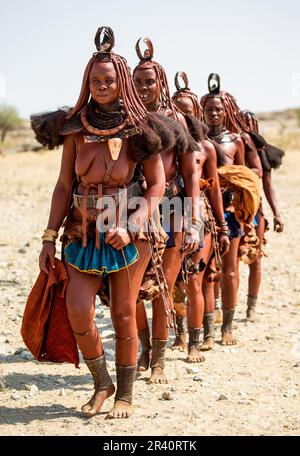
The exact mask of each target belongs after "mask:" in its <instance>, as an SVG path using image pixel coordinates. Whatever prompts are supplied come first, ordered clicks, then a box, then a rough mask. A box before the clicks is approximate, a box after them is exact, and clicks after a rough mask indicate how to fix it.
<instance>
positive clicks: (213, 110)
mask: <svg viewBox="0 0 300 456" xmlns="http://www.w3.org/2000/svg"><path fill="white" fill-rule="evenodd" d="M223 103H224V102H223V101H222V100H221V98H220V96H208V97H207V98H206V99H205V103H204V105H202V107H203V114H204V121H205V123H206V124H207V126H208V127H209V137H210V138H211V139H212V140H213V141H214V142H215V143H217V147H218V153H219V154H220V155H221V158H222V159H223V160H224V161H223V164H225V165H226V164H228V165H232V164H235V165H244V162H245V148H244V143H243V140H242V138H241V137H240V135H238V134H236V133H230V132H226V133H225V134H224V135H223V130H224V124H225V116H226V112H225V109H224V104H223ZM239 244H240V238H239V237H238V238H233V239H231V240H230V247H229V250H228V252H227V253H226V254H225V255H224V256H223V258H222V276H221V287H222V306H223V310H227V309H228V310H229V309H230V310H231V309H232V310H234V308H235V306H236V303H237V291H238V283H239V278H238V248H239ZM205 287H206V291H205V294H206V296H207V295H209V296H213V288H214V285H213V283H208V282H205ZM208 289H209V290H208ZM209 311H211V308H209V309H207V310H206V311H205V313H209ZM226 329H227V328H225V329H224V330H222V344H223V345H232V344H235V343H236V341H235V339H234V337H233V335H232V332H231V331H230V332H229V331H227V330H226Z"/></svg>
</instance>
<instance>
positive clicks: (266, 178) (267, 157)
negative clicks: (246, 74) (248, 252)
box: [243, 111, 284, 321]
mask: <svg viewBox="0 0 300 456" xmlns="http://www.w3.org/2000/svg"><path fill="white" fill-rule="evenodd" d="M243 120H244V122H245V123H246V127H248V131H249V134H250V135H251V136H252V138H253V140H254V141H255V144H256V147H257V150H258V154H259V158H260V162H261V167H262V176H260V177H262V183H263V190H264V194H265V196H266V199H267V201H268V203H269V205H270V208H271V210H272V212H273V216H274V218H273V225H274V231H276V232H277V233H281V232H282V231H283V222H282V218H281V216H280V213H279V209H278V206H277V201H276V194H275V188H274V185H273V183H272V169H278V168H279V167H280V165H281V162H282V157H283V155H284V152H283V151H282V150H281V149H278V148H277V147H275V146H272V145H270V144H268V143H267V142H266V141H265V139H264V138H263V137H262V136H261V135H260V134H259V130H258V122H257V119H256V117H255V115H254V114H253V113H252V112H250V111H244V112H243ZM255 219H256V226H255V230H256V234H257V237H258V240H259V243H258V252H257V254H256V256H255V259H254V261H250V262H249V279H248V297H247V314H246V316H247V318H248V319H249V320H251V321H254V320H255V308H256V303H257V299H258V293H259V288H260V284H261V259H262V256H263V252H262V247H263V244H265V243H266V240H265V238H264V233H265V231H266V229H267V224H268V222H267V220H266V218H265V216H264V212H263V208H262V204H260V207H259V210H258V212H257V214H256V217H255Z"/></svg>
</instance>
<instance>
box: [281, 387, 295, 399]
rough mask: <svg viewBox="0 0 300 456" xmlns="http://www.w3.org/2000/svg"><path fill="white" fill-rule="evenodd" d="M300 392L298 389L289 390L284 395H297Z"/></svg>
mask: <svg viewBox="0 0 300 456" xmlns="http://www.w3.org/2000/svg"><path fill="white" fill-rule="evenodd" d="M297 395H298V393H297V391H296V390H292V389H290V390H287V391H286V393H284V395H283V396H284V397H297Z"/></svg>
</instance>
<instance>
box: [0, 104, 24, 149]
mask: <svg viewBox="0 0 300 456" xmlns="http://www.w3.org/2000/svg"><path fill="white" fill-rule="evenodd" d="M21 123H22V119H21V118H20V117H19V114H18V111H17V110H16V108H15V107H14V106H10V105H5V104H2V105H0V138H1V142H4V140H5V137H6V134H7V133H8V132H9V131H12V130H15V129H16V128H18V127H19V126H20V125H21Z"/></svg>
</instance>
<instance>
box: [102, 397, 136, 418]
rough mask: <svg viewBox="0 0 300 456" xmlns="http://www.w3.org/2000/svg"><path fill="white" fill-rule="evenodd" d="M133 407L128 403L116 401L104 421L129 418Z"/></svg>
mask: <svg viewBox="0 0 300 456" xmlns="http://www.w3.org/2000/svg"><path fill="white" fill-rule="evenodd" d="M132 411H133V406H132V404H131V403H130V402H126V401H116V402H115V403H114V406H113V408H112V409H111V410H110V411H109V412H108V414H107V415H106V417H105V419H106V420H111V419H113V418H129V417H130V416H131V415H132Z"/></svg>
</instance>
